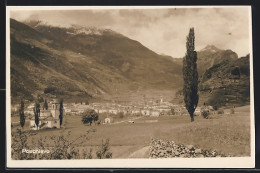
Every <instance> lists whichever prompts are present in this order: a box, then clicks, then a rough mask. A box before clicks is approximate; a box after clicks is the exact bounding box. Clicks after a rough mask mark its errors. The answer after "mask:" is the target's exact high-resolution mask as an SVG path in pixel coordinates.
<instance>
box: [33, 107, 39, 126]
mask: <svg viewBox="0 0 260 173" xmlns="http://www.w3.org/2000/svg"><path fill="white" fill-rule="evenodd" d="M33 111H34V121H35V124H36V126H37V130H38V127H39V116H40V104H39V103H38V102H36V103H35V106H34V108H33Z"/></svg>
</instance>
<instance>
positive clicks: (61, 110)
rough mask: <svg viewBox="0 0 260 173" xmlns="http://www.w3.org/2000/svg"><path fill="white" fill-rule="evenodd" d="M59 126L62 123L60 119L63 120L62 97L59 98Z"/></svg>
mask: <svg viewBox="0 0 260 173" xmlns="http://www.w3.org/2000/svg"><path fill="white" fill-rule="evenodd" d="M59 118H60V126H61V125H62V120H63V99H61V100H60V115H59Z"/></svg>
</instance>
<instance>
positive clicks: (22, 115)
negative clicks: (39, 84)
mask: <svg viewBox="0 0 260 173" xmlns="http://www.w3.org/2000/svg"><path fill="white" fill-rule="evenodd" d="M19 114H20V125H21V127H22V128H23V126H24V123H25V116H24V102H23V100H21V104H20V110H19Z"/></svg>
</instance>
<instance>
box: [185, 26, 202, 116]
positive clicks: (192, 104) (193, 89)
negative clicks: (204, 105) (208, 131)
mask: <svg viewBox="0 0 260 173" xmlns="http://www.w3.org/2000/svg"><path fill="white" fill-rule="evenodd" d="M194 42H195V35H194V28H190V32H189V35H188V36H187V42H186V48H187V52H186V55H185V57H184V58H183V69H182V71H183V80H184V86H183V96H184V102H185V107H186V109H187V111H188V112H189V114H190V118H191V121H194V116H193V113H194V111H195V109H196V107H197V105H198V101H199V95H198V72H197V63H196V62H197V52H196V51H195V45H194Z"/></svg>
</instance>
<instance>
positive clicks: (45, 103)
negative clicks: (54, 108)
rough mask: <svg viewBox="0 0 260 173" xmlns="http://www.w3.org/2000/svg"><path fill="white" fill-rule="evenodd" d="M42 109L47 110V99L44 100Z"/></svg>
mask: <svg viewBox="0 0 260 173" xmlns="http://www.w3.org/2000/svg"><path fill="white" fill-rule="evenodd" d="M43 109H45V110H48V102H47V99H45V100H44V104H43Z"/></svg>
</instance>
